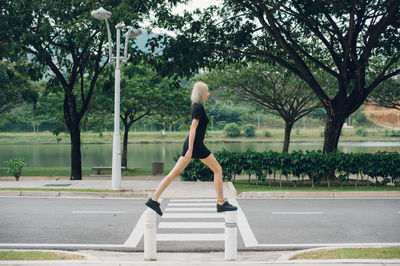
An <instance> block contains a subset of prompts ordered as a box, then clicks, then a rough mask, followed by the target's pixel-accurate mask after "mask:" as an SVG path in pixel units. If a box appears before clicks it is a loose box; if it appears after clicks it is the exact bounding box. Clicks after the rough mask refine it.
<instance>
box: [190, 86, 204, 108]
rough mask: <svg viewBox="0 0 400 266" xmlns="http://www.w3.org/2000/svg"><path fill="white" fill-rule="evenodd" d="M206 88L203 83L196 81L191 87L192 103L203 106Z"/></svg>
mask: <svg viewBox="0 0 400 266" xmlns="http://www.w3.org/2000/svg"><path fill="white" fill-rule="evenodd" d="M207 89H208V86H207V84H205V83H204V82H201V81H198V82H196V83H195V84H194V85H193V90H192V95H191V96H190V99H191V100H192V103H200V104H202V105H204V103H205V102H206V99H207V98H206V93H207Z"/></svg>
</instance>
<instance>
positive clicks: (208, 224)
mask: <svg viewBox="0 0 400 266" xmlns="http://www.w3.org/2000/svg"><path fill="white" fill-rule="evenodd" d="M158 228H225V224H224V223H212V222H204V223H201V222H197V223H196V222H187V223H180V222H176V223H174V222H168V223H163V222H161V223H159V224H158Z"/></svg>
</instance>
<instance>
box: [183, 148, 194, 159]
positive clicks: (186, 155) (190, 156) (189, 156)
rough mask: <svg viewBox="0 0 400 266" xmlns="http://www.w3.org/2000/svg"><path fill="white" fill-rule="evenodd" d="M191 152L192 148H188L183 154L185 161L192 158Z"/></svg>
mask: <svg viewBox="0 0 400 266" xmlns="http://www.w3.org/2000/svg"><path fill="white" fill-rule="evenodd" d="M192 153H193V151H192V150H190V149H189V150H187V152H186V154H185V156H184V157H183V158H184V159H185V161H187V162H190V160H191V159H192Z"/></svg>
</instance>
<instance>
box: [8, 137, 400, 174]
mask: <svg viewBox="0 0 400 266" xmlns="http://www.w3.org/2000/svg"><path fill="white" fill-rule="evenodd" d="M206 145H207V147H208V148H209V149H210V150H211V151H212V152H214V153H215V152H216V151H220V150H222V149H223V148H224V149H225V150H228V151H246V150H247V149H250V150H253V151H257V152H262V151H266V150H273V151H279V152H280V151H281V149H282V145H283V144H282V143H208V144H207V142H206ZM322 145H323V144H322V143H321V142H302V143H291V144H290V150H289V152H290V151H293V150H304V151H305V150H318V149H322ZM70 149H71V148H70V145H69V144H34V145H0V164H1V167H4V165H3V164H2V162H3V161H6V160H9V159H11V158H15V157H22V158H24V159H25V162H26V163H27V166H28V167H69V166H70V161H71V160H70ZM339 149H340V150H341V151H343V152H369V153H375V152H378V151H390V152H393V151H397V152H400V142H341V143H339ZM181 151H182V144H181V143H164V144H163V143H161V144H160V143H159V144H129V145H128V167H131V168H135V167H140V168H150V167H151V162H153V161H161V162H164V163H165V166H166V167H172V166H173V165H174V160H173V157H174V156H175V155H176V154H177V153H179V154H180V153H181ZM111 162H112V144H85V145H82V166H84V167H92V166H111Z"/></svg>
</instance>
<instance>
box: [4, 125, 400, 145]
mask: <svg viewBox="0 0 400 266" xmlns="http://www.w3.org/2000/svg"><path fill="white" fill-rule="evenodd" d="M265 131H266V129H260V130H256V136H255V137H246V136H244V134H243V133H242V134H241V136H239V137H234V138H233V137H227V136H225V134H224V132H223V131H211V130H208V131H207V135H206V139H205V142H208V143H246V142H252V143H283V140H284V129H268V131H269V133H270V135H271V136H270V137H266V136H265ZM323 131H324V128H322V127H321V128H306V129H304V128H298V129H296V128H295V129H293V130H292V134H291V138H290V142H291V143H299V142H320V143H323V141H324V137H323ZM366 131H367V135H366V136H359V135H357V134H356V129H354V128H344V129H343V133H342V136H341V137H340V142H400V136H399V135H400V134H393V132H395V133H397V132H396V131H393V130H392V129H386V128H370V129H366ZM122 133H123V132H121V135H122ZM187 135H188V132H187V131H177V132H173V131H172V132H170V131H167V132H165V134H164V135H163V134H162V132H159V131H137V132H135V131H131V132H129V138H128V143H129V144H158V143H181V142H183V141H184V140H185V138H186V136H187ZM112 138H113V132H112V131H111V132H103V133H102V134H100V133H96V132H91V131H89V132H82V133H81V142H82V144H112ZM121 141H122V137H121ZM17 144H23V145H26V144H70V138H69V135H68V134H67V133H61V134H60V135H58V136H55V135H53V134H52V133H51V132H49V131H44V132H38V133H36V132H0V145H17Z"/></svg>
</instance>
